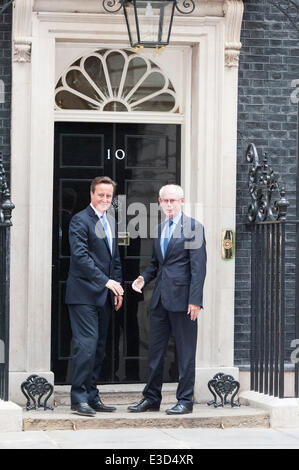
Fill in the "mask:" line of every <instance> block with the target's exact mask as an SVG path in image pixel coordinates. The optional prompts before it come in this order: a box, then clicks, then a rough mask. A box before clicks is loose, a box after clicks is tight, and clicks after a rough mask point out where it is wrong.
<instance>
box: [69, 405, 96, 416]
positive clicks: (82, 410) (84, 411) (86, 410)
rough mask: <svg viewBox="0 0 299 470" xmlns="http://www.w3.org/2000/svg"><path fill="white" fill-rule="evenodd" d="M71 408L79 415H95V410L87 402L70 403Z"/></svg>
mask: <svg viewBox="0 0 299 470" xmlns="http://www.w3.org/2000/svg"><path fill="white" fill-rule="evenodd" d="M71 410H72V411H76V412H77V413H78V414H79V415H83V416H95V415H96V412H95V411H94V410H93V409H92V408H91V407H90V406H89V404H88V403H76V404H75V405H71Z"/></svg>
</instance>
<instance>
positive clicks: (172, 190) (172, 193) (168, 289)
mask: <svg viewBox="0 0 299 470" xmlns="http://www.w3.org/2000/svg"><path fill="white" fill-rule="evenodd" d="M159 196H160V197H159V202H160V204H161V206H162V210H163V212H164V213H165V215H166V220H165V221H164V223H163V224H161V225H160V226H158V232H157V237H156V238H155V241H154V246H153V255H152V259H151V261H150V263H149V265H148V266H147V268H146V269H145V271H144V273H143V274H142V275H141V276H139V277H138V278H137V279H136V280H135V281H134V282H133V284H132V287H133V289H134V290H135V291H137V292H141V290H142V288H143V287H144V286H145V285H146V284H148V283H149V282H150V281H152V280H153V279H155V278H156V284H155V288H154V292H153V296H152V300H151V306H150V310H151V312H150V345H149V377H148V382H147V385H146V386H145V388H144V390H143V399H142V400H141V401H140V403H138V404H137V405H132V406H129V407H128V409H129V411H131V412H135V413H139V412H144V411H158V410H159V408H160V402H161V399H162V395H161V389H162V382H163V364H164V357H165V353H166V348H167V344H168V339H169V336H170V333H172V334H173V336H174V339H175V344H176V349H177V356H178V368H179V384H178V387H177V393H176V397H177V404H176V405H175V406H174V407H172V408H170V409H168V410H166V413H167V414H169V415H181V414H186V413H191V412H192V410H193V391H194V381H195V353H196V343H197V317H198V315H199V312H200V310H201V309H202V308H203V286H204V280H205V275H206V247H205V236H204V229H203V226H202V225H201V224H200V223H199V222H198V221H196V220H195V219H193V218H190V217H187V216H186V215H185V214H184V213H183V212H182V207H183V203H184V193H183V190H182V188H181V187H180V186H177V185H166V186H163V187H162V188H161V190H160V193H159Z"/></svg>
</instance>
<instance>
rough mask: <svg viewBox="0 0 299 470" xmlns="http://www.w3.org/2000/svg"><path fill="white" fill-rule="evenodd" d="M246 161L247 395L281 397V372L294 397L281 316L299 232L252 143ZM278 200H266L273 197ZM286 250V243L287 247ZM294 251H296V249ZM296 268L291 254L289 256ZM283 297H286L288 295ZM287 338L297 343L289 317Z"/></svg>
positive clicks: (294, 368)
mask: <svg viewBox="0 0 299 470" xmlns="http://www.w3.org/2000/svg"><path fill="white" fill-rule="evenodd" d="M246 157H247V160H248V161H249V162H251V163H253V167H252V168H251V169H250V171H249V189H250V194H251V203H250V204H249V207H248V218H249V221H250V223H249V224H248V226H249V228H250V230H251V233H252V238H251V358H250V359H251V360H250V362H251V368H250V383H251V390H254V391H257V392H260V393H264V394H268V395H273V396H275V397H279V398H283V397H284V396H285V372H286V369H288V370H290V371H291V372H293V373H294V391H293V393H292V396H296V397H298V396H299V380H298V379H299V371H298V369H299V364H298V362H299V358H298V360H297V358H296V360H295V361H292V359H291V353H290V350H289V346H290V345H289V344H288V340H289V335H290V325H289V324H288V321H287V320H288V319H287V317H286V307H287V302H288V300H289V299H288V296H286V291H287V289H286V286H287V282H290V277H291V278H292V283H293V284H294V285H296V277H295V276H296V272H295V268H294V269H293V271H291V273H292V274H290V273H288V275H287V276H286V268H288V269H289V265H288V263H289V259H287V257H286V250H288V251H289V242H288V240H287V235H286V234H287V233H290V232H294V234H295V232H297V234H298V230H299V221H298V220H286V214H287V208H288V205H289V203H288V201H287V199H286V197H285V190H284V188H280V187H279V185H278V183H277V180H276V178H275V175H274V172H273V171H272V169H271V167H270V166H269V164H268V162H267V158H266V157H265V158H264V160H263V162H262V163H260V162H259V157H258V153H257V150H256V148H255V146H254V144H250V145H249V146H248V149H247V152H246ZM275 191H278V192H279V193H280V197H279V198H278V199H276V200H275V201H274V202H272V201H271V199H272V195H273V194H272V193H274V192H275ZM290 245H291V243H290ZM297 251H298V247H297ZM292 255H293V258H292V263H293V266H295V264H296V263H295V261H296V259H295V258H296V253H295V250H293V252H292ZM287 292H288V295H289V291H287ZM294 317H295V318H294V322H293V324H292V325H291V330H292V331H291V335H292V338H298V341H299V336H297V335H298V334H299V321H298V319H297V315H296V314H295V316H294Z"/></svg>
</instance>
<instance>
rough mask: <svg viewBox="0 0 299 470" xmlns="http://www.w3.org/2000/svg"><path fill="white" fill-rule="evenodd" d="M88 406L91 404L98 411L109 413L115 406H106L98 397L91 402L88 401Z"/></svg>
mask: <svg viewBox="0 0 299 470" xmlns="http://www.w3.org/2000/svg"><path fill="white" fill-rule="evenodd" d="M89 406H91V408H92V409H93V410H95V411H98V412H104V413H105V412H106V413H111V412H112V411H115V410H116V408H115V406H106V405H104V403H103V402H102V400H101V399H100V398H99V399H98V401H95V402H93V403H89Z"/></svg>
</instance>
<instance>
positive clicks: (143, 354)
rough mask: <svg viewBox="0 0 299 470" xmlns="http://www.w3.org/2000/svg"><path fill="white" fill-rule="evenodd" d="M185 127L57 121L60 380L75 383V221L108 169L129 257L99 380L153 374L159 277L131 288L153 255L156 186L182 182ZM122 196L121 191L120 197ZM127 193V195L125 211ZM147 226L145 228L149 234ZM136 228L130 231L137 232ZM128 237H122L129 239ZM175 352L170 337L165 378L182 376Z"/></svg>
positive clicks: (56, 352) (56, 362)
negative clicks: (71, 292) (70, 289)
mask: <svg viewBox="0 0 299 470" xmlns="http://www.w3.org/2000/svg"><path fill="white" fill-rule="evenodd" d="M180 133H181V129H180V126H179V125H175V124H162V125H161V124H101V123H65V122H61V123H56V125H55V166H54V200H53V276H52V371H53V372H54V374H55V382H56V383H57V384H70V383H71V356H72V340H71V329H70V322H69V316H68V311H67V306H66V305H65V303H64V296H65V284H66V279H67V274H68V269H69V256H70V252H69V243H68V226H69V221H70V219H71V217H72V215H74V214H75V213H77V212H79V211H80V210H82V209H84V208H85V207H86V206H87V205H88V204H89V203H90V195H89V186H90V182H91V180H92V179H93V178H94V177H95V176H101V175H107V176H110V177H111V178H112V179H114V180H115V181H116V182H117V184H118V186H117V194H116V196H118V201H119V202H120V201H122V202H121V204H122V212H121V215H120V212H119V214H118V215H119V217H120V216H121V217H123V213H124V214H125V221H124V220H122V221H121V220H119V226H120V227H121V228H122V229H123V231H124V232H126V233H124V234H121V235H123V237H122V238H121V237H120V238H119V243H120V246H119V247H120V253H121V258H122V264H123V274H124V284H125V295H124V305H123V307H122V309H121V310H120V311H118V312H113V314H112V317H111V324H110V330H109V335H108V340H107V350H106V357H105V361H104V365H103V370H102V374H101V377H100V379H99V382H100V383H117V382H120V383H126V382H135V383H136V382H141V383H145V382H146V380H147V358H148V340H149V302H150V299H151V294H152V290H153V285H154V284H153V283H152V284H150V285H149V286H147V287H146V289H145V290H144V293H143V294H142V295H141V294H137V293H135V292H134V291H133V290H132V288H131V283H132V281H133V280H134V279H135V278H136V277H137V276H138V275H139V274H140V273H141V272H142V271H143V270H144V268H145V267H146V265H147V263H148V262H149V260H150V257H151V251H152V240H151V239H150V224H148V227H147V228H145V227H144V224H146V223H147V221H148V220H149V214H150V207H151V206H150V204H152V203H156V202H157V196H158V191H159V189H160V187H161V186H163V185H164V184H167V183H177V184H179V182H180V181H179V178H180ZM119 196H121V198H120V197H119ZM124 196H125V197H126V204H125V207H127V208H128V210H126V211H125V212H123V207H124V206H123V202H124ZM136 203H139V204H140V203H142V204H143V205H142V206H141V210H142V211H143V216H144V218H143V219H142V223H141V225H142V227H138V224H137V227H136V230H137V231H138V229H142V230H140V232H141V236H138V237H136V233H135V236H131V237H127V236H125V235H127V234H128V230H127V229H128V228H129V227H130V222H131V226H132V227H133V226H134V223H133V222H134V220H132V219H134V218H136V215H140V214H139V211H140V206H139V205H136ZM145 230H146V234H147V236H144V235H145ZM131 235H132V234H131ZM123 243H124V244H123ZM177 378H178V377H177V364H176V353H175V347H174V343H173V340H172V339H171V341H170V342H169V347H168V352H167V356H166V360H165V368H164V381H165V382H174V381H177Z"/></svg>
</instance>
